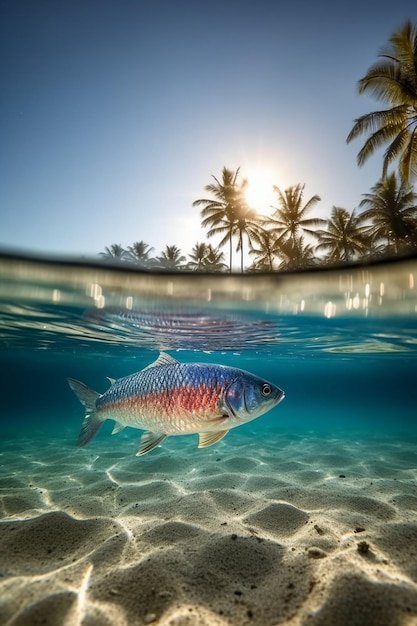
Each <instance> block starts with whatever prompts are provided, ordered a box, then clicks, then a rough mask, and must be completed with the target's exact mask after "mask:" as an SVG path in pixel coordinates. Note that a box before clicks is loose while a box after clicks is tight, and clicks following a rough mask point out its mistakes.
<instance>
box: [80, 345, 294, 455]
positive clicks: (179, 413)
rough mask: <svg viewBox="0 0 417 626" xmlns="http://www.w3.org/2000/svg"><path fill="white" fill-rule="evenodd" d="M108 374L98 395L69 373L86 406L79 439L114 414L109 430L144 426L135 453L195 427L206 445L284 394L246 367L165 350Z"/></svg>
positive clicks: (87, 437) (84, 438)
mask: <svg viewBox="0 0 417 626" xmlns="http://www.w3.org/2000/svg"><path fill="white" fill-rule="evenodd" d="M109 380H110V382H111V386H110V387H109V389H108V390H107V391H106V392H105V393H103V394H101V395H100V394H99V393H97V392H96V391H93V390H92V389H89V388H88V387H87V386H86V385H84V383H81V382H80V381H78V380H75V379H73V378H69V379H68V383H69V385H70V387H71V389H72V390H73V391H74V393H75V394H76V396H77V397H78V399H79V400H80V402H81V403H82V404H83V405H84V407H85V418H84V422H83V424H82V428H81V432H80V435H79V438H78V445H79V446H84V445H85V444H87V443H88V442H89V441H90V440H91V439H92V438H93V437H94V435H95V434H96V433H97V431H98V430H99V428H100V426H101V424H102V423H103V422H104V421H105V420H107V419H113V420H115V426H114V429H113V432H112V434H115V433H117V432H120V431H121V430H122V429H123V428H125V427H126V426H130V427H132V428H141V429H143V430H145V432H144V433H143V434H142V437H141V440H140V447H139V450H138V452H137V456H140V455H142V454H146V453H147V452H150V451H151V450H152V449H153V448H155V447H156V446H157V445H158V444H159V443H160V442H161V441H162V440H163V439H164V438H165V437H166V436H168V435H185V434H190V433H198V435H199V444H198V447H199V448H205V447H207V446H210V445H212V444H213V443H215V442H216V441H219V440H220V439H222V437H224V436H225V435H226V434H227V433H228V432H229V430H230V429H231V428H236V426H240V425H241V424H244V423H246V422H249V421H251V420H253V419H255V418H256V417H259V416H260V415H263V414H264V413H266V412H267V411H269V410H270V409H272V408H273V407H274V406H276V405H277V404H278V403H279V402H280V401H281V400H282V399H283V398H284V397H285V394H284V392H283V391H282V390H281V389H280V388H279V387H277V386H276V385H273V384H272V383H270V382H268V381H266V380H263V379H262V378H259V377H258V376H255V375H254V374H251V373H249V372H246V371H244V370H241V369H238V368H235V367H226V366H224V365H216V364H210V363H180V362H179V361H177V360H176V359H174V358H173V357H172V356H170V355H168V354H166V353H164V352H161V354H160V355H159V357H158V359H157V360H156V361H155V362H154V363H152V364H151V365H148V366H147V367H145V369H143V370H141V371H140V372H137V373H135V374H131V375H130V376H126V377H124V378H120V379H118V380H113V379H109Z"/></svg>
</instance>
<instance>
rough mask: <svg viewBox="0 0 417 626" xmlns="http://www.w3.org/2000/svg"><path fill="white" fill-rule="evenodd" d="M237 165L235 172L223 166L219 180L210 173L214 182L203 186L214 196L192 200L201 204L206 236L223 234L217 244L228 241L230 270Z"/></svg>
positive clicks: (237, 193) (235, 215) (236, 191)
mask: <svg viewBox="0 0 417 626" xmlns="http://www.w3.org/2000/svg"><path fill="white" fill-rule="evenodd" d="M239 170H240V168H239V167H238V168H237V170H236V171H235V172H233V171H232V170H229V169H228V168H227V167H223V170H222V179H221V181H220V180H219V179H218V178H216V177H215V176H213V175H212V178H213V180H214V183H210V184H208V185H206V186H205V187H204V189H205V190H206V191H208V192H209V193H211V194H212V195H213V196H214V198H200V199H199V200H195V201H194V202H193V207H194V206H202V207H203V208H202V209H201V213H200V214H201V217H202V218H203V221H202V222H201V224H202V226H203V228H207V227H209V229H210V230H209V231H208V233H207V236H208V237H213V236H214V235H223V238H222V240H221V241H220V243H219V246H224V245H225V243H227V242H229V247H230V272H231V271H232V254H233V252H232V237H233V235H234V234H235V232H236V230H235V224H236V221H237V217H238V214H239V206H238V205H239V202H240V201H241V194H240V193H239V186H238V184H237V179H238V176H239Z"/></svg>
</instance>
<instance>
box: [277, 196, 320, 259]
mask: <svg viewBox="0 0 417 626" xmlns="http://www.w3.org/2000/svg"><path fill="white" fill-rule="evenodd" d="M304 187H305V185H300V184H298V185H292V186H291V187H288V189H285V191H284V192H282V191H281V190H280V189H279V188H278V187H277V186H276V185H274V187H273V189H274V191H275V192H276V193H277V194H278V200H279V203H280V207H272V208H273V209H274V213H273V215H272V217H271V218H269V219H268V224H269V225H270V227H271V229H272V231H273V232H275V233H276V234H277V235H278V237H279V238H280V239H281V240H282V241H287V240H290V241H291V242H292V244H293V248H294V249H295V248H297V246H298V244H299V242H300V237H301V236H302V235H303V234H308V235H312V236H316V231H315V230H312V229H313V228H316V227H320V226H324V225H325V224H326V220H324V219H321V218H318V217H312V218H309V217H306V215H307V213H308V212H309V211H310V210H311V209H312V208H313V206H314V205H315V204H317V202H320V200H321V198H320V196H318V195H314V196H312V197H311V198H310V199H309V200H308V201H307V202H306V204H304V205H303V193H304Z"/></svg>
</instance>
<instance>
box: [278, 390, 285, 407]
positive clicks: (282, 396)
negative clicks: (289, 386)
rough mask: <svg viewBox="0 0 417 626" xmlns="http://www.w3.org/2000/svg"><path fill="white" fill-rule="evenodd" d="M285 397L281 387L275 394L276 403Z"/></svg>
mask: <svg viewBox="0 0 417 626" xmlns="http://www.w3.org/2000/svg"><path fill="white" fill-rule="evenodd" d="M284 398H285V391H282V389H280V390H279V393H278V394H277V404H279V403H280V402H281V401H282V400H284Z"/></svg>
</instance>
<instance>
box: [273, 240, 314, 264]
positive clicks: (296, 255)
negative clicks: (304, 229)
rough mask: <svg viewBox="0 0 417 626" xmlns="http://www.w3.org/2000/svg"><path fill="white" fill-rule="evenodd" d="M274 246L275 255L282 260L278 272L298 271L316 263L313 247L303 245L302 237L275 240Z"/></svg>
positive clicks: (307, 244)
mask: <svg viewBox="0 0 417 626" xmlns="http://www.w3.org/2000/svg"><path fill="white" fill-rule="evenodd" d="M276 246H277V254H278V256H279V257H280V258H281V259H282V260H281V263H280V265H279V269H280V270H300V269H305V268H307V267H312V266H313V265H316V263H317V260H316V257H315V256H314V247H313V245H312V244H310V243H305V241H304V237H303V236H297V237H295V239H293V238H288V239H285V240H282V239H277V242H276Z"/></svg>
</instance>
